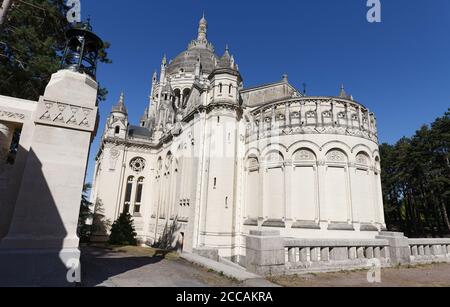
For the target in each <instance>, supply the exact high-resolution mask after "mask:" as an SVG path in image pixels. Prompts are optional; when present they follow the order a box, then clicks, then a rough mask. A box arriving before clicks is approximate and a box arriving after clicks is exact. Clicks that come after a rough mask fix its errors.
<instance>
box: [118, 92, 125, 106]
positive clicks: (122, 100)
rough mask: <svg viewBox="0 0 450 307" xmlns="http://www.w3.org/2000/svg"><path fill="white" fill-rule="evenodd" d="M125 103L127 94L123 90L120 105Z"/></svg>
mask: <svg viewBox="0 0 450 307" xmlns="http://www.w3.org/2000/svg"><path fill="white" fill-rule="evenodd" d="M124 102H125V93H124V92H123V90H122V91H121V92H120V98H119V104H124Z"/></svg>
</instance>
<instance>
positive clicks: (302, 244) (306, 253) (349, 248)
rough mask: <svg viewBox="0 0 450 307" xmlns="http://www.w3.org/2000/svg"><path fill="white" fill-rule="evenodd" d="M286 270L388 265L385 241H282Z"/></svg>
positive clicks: (388, 255) (338, 268)
mask: <svg viewBox="0 0 450 307" xmlns="http://www.w3.org/2000/svg"><path fill="white" fill-rule="evenodd" d="M284 245H285V252H286V265H287V268H288V269H289V270H294V271H297V270H300V271H301V270H304V269H307V270H309V271H317V270H319V271H323V270H342V269H345V268H350V269H357V268H366V267H367V266H368V265H369V260H372V259H378V260H379V261H380V263H381V265H384V266H386V265H388V264H389V263H390V252H389V242H388V241H387V240H301V239H285V240H284Z"/></svg>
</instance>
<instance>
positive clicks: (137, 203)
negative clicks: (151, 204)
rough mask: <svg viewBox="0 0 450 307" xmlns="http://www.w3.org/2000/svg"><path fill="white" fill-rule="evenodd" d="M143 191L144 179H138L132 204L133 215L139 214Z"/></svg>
mask: <svg viewBox="0 0 450 307" xmlns="http://www.w3.org/2000/svg"><path fill="white" fill-rule="evenodd" d="M143 190H144V178H142V177H141V178H139V180H138V182H137V189H136V199H135V202H134V214H139V213H141V205H142V192H143Z"/></svg>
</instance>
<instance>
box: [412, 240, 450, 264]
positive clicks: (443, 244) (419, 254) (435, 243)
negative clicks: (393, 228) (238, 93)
mask: <svg viewBox="0 0 450 307" xmlns="http://www.w3.org/2000/svg"><path fill="white" fill-rule="evenodd" d="M409 248H410V253H411V262H412V263H431V262H442V261H447V262H450V239H410V240H409Z"/></svg>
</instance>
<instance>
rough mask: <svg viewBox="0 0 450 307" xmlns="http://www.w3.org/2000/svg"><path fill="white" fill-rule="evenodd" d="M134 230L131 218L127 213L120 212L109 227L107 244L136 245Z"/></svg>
mask: <svg viewBox="0 0 450 307" xmlns="http://www.w3.org/2000/svg"><path fill="white" fill-rule="evenodd" d="M136 236H137V234H136V231H135V228H134V225H133V219H132V217H131V215H130V214H129V213H122V214H121V215H120V217H119V219H118V220H117V221H115V222H114V224H113V225H112V227H111V235H110V236H109V244H111V245H137V239H136Z"/></svg>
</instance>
